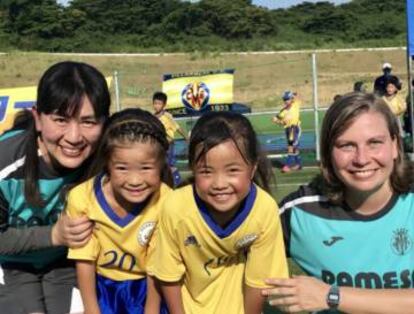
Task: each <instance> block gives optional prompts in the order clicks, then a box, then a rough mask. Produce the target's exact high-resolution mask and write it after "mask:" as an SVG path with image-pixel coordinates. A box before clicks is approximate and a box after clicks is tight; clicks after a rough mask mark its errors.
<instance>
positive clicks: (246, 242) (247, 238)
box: [234, 233, 259, 250]
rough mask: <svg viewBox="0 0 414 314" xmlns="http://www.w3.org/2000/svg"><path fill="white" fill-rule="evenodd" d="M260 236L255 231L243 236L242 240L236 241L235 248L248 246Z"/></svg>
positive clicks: (239, 248)
mask: <svg viewBox="0 0 414 314" xmlns="http://www.w3.org/2000/svg"><path fill="white" fill-rule="evenodd" d="M258 237H259V236H258V235H257V234H255V233H251V234H248V235H245V236H244V237H243V238H241V239H240V240H238V241H237V242H236V244H235V245H234V248H235V249H236V250H241V249H245V248H248V247H249V246H250V245H252V244H253V242H254V241H256V239H257V238H258Z"/></svg>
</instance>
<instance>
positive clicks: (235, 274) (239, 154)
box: [148, 111, 288, 314]
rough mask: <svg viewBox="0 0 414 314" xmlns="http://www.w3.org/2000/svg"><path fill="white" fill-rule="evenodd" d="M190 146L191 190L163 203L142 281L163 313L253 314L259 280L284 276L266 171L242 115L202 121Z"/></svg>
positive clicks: (214, 115) (259, 301)
mask: <svg viewBox="0 0 414 314" xmlns="http://www.w3.org/2000/svg"><path fill="white" fill-rule="evenodd" d="M189 146H190V147H189V164H190V167H191V169H192V171H193V174H194V180H193V181H194V183H193V184H189V185H186V186H184V187H182V188H179V189H177V190H175V191H173V192H172V193H171V194H170V195H169V196H168V197H167V199H166V200H165V202H164V205H163V208H162V211H161V215H160V221H159V225H158V226H157V230H156V237H155V239H156V241H155V247H156V249H155V251H154V254H153V255H152V258H151V259H150V261H149V264H148V265H149V266H148V273H149V274H150V275H153V276H155V277H156V278H157V279H158V280H160V284H161V290H162V291H163V295H164V297H165V300H166V303H167V305H168V308H169V310H170V313H186V314H212V313H217V314H223V313H225V314H244V313H246V314H259V313H261V312H262V306H263V301H264V298H263V297H262V296H261V289H262V288H264V287H266V284H265V282H264V280H265V278H267V277H266V276H268V275H269V274H279V275H280V276H282V277H284V278H286V277H287V276H288V269H287V262H286V257H285V251H284V244H283V235H282V228H281V225H280V221H279V215H278V214H277V212H278V207H277V204H276V202H275V200H274V199H273V198H272V197H271V195H270V194H268V191H269V183H270V182H269V178H270V177H271V175H272V172H271V169H270V168H269V167H268V163H267V162H266V160H265V159H263V158H260V157H259V156H261V154H260V151H259V148H258V141H257V138H256V134H255V132H254V130H253V127H252V125H251V124H250V122H249V120H248V119H247V118H246V117H244V116H243V115H241V114H237V113H232V112H224V111H223V112H209V113H205V114H204V115H203V116H202V117H201V118H200V119H199V120H198V121H197V123H196V125H195V126H194V128H193V131H192V132H191V137H190V145H189Z"/></svg>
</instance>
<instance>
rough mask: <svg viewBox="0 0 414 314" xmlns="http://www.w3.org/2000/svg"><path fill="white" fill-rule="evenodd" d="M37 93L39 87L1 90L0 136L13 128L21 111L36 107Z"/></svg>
mask: <svg viewBox="0 0 414 314" xmlns="http://www.w3.org/2000/svg"><path fill="white" fill-rule="evenodd" d="M36 93H37V86H28V87H18V88H6V89H0V134H2V133H3V132H4V131H6V130H8V129H10V128H11V127H12V125H13V121H14V116H15V115H16V113H17V112H18V111H19V110H21V109H29V108H32V107H33V106H34V104H35V102H36Z"/></svg>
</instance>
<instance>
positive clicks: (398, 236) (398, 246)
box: [391, 228, 413, 256]
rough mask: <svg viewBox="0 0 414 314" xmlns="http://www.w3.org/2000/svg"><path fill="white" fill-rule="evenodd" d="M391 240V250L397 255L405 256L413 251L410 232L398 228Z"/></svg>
mask: <svg viewBox="0 0 414 314" xmlns="http://www.w3.org/2000/svg"><path fill="white" fill-rule="evenodd" d="M392 233H393V235H392V239H391V248H392V250H393V252H394V253H395V254H396V255H401V256H402V255H405V254H407V252H408V251H409V250H410V249H411V247H412V244H413V242H412V241H411V238H410V235H409V234H408V230H407V229H405V228H398V229H396V230H394V231H393V232H392Z"/></svg>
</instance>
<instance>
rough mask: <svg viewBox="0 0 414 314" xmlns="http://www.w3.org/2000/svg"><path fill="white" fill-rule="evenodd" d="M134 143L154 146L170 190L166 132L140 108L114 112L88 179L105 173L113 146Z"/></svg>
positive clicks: (155, 119) (163, 179)
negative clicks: (148, 143)
mask: <svg viewBox="0 0 414 314" xmlns="http://www.w3.org/2000/svg"><path fill="white" fill-rule="evenodd" d="M137 142H138V143H147V142H150V143H151V144H154V145H157V147H158V152H159V156H158V157H159V159H160V160H162V170H161V180H162V181H163V182H165V183H167V184H168V185H169V186H172V177H171V173H170V170H169V167H168V164H167V162H166V158H167V151H168V147H169V144H168V140H167V134H166V132H165V128H164V126H163V124H162V123H161V122H160V121H159V120H158V118H157V117H155V116H154V115H152V114H151V113H150V112H148V111H145V110H142V109H139V108H129V109H125V110H122V111H119V112H116V113H114V114H113V115H112V116H111V117H110V118H109V119H108V120H107V121H106V123H105V126H104V132H103V135H102V138H101V141H100V143H99V146H98V149H97V158H96V159H95V160H94V162H93V164H92V166H91V169H90V173H89V175H90V176H95V175H97V174H98V173H100V172H103V171H107V169H106V166H107V162H108V160H109V159H110V156H111V154H112V152H113V151H114V148H115V147H116V146H119V145H129V144H131V143H137Z"/></svg>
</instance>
